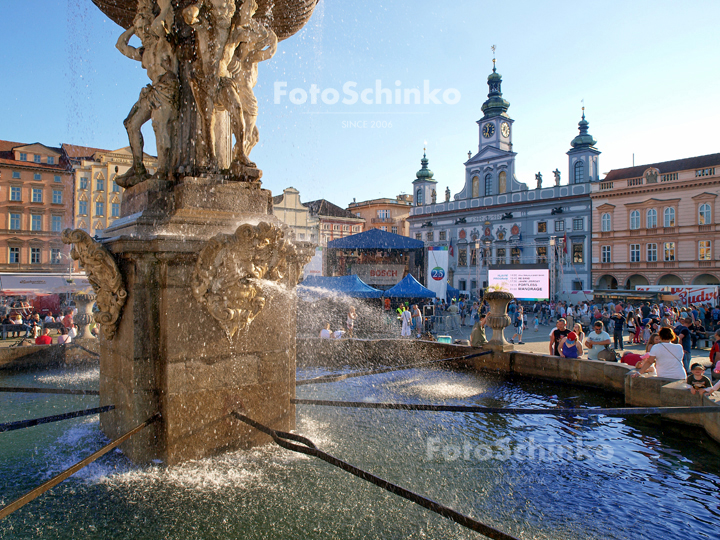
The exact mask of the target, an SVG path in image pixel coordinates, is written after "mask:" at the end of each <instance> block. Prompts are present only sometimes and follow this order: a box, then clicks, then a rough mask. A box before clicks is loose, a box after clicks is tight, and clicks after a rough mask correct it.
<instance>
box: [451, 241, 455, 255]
mask: <svg viewBox="0 0 720 540" xmlns="http://www.w3.org/2000/svg"><path fill="white" fill-rule="evenodd" d="M450 256H451V257H453V256H455V251H454V250H453V245H452V238H450Z"/></svg>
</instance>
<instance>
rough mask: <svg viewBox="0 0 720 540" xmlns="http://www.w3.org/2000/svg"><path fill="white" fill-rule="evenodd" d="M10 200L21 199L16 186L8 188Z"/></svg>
mask: <svg viewBox="0 0 720 540" xmlns="http://www.w3.org/2000/svg"><path fill="white" fill-rule="evenodd" d="M10 200H11V201H22V196H21V191H20V188H19V187H18V186H12V187H11V188H10Z"/></svg>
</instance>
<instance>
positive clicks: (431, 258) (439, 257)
mask: <svg viewBox="0 0 720 540" xmlns="http://www.w3.org/2000/svg"><path fill="white" fill-rule="evenodd" d="M447 270H448V248H447V246H430V247H428V271H427V280H426V281H427V283H426V284H425V286H426V287H427V288H428V289H430V290H431V291H433V292H434V293H435V294H436V295H437V298H445V297H446V296H447Z"/></svg>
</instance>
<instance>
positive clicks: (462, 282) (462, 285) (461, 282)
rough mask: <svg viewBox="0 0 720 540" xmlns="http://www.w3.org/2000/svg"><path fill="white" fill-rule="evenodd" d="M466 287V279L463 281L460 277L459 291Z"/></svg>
mask: <svg viewBox="0 0 720 540" xmlns="http://www.w3.org/2000/svg"><path fill="white" fill-rule="evenodd" d="M466 287H467V281H465V280H464V279H461V280H460V281H458V290H459V291H465V290H467V289H466Z"/></svg>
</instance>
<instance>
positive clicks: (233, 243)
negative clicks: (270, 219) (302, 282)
mask: <svg viewBox="0 0 720 540" xmlns="http://www.w3.org/2000/svg"><path fill="white" fill-rule="evenodd" d="M286 228H287V227H282V228H281V227H279V226H277V225H274V224H270V223H266V222H260V223H259V224H257V225H249V224H244V225H240V227H238V228H237V230H236V231H235V233H234V234H218V235H216V236H215V237H213V238H211V239H210V240H209V241H208V243H207V244H206V245H205V247H204V248H203V249H202V250H201V251H200V254H199V255H198V260H197V263H196V265H195V270H194V272H193V276H192V292H193V295H194V296H195V299H196V300H197V301H198V302H200V303H201V304H203V305H204V306H205V308H206V309H207V310H208V312H209V313H210V315H212V316H213V317H214V318H215V319H216V320H217V321H218V322H219V323H220V325H221V326H222V328H223V330H225V333H226V335H227V337H228V340H231V339H232V337H233V336H234V335H235V334H236V333H237V331H238V330H247V329H248V328H249V326H250V324H251V323H252V321H253V319H255V317H256V316H257V315H258V313H260V311H262V309H263V307H265V303H266V300H267V299H268V297H270V296H272V293H273V290H272V289H273V288H274V287H273V285H274V286H275V287H276V286H277V285H284V286H294V285H296V284H297V282H298V279H299V277H300V273H301V271H302V268H303V267H304V266H305V264H307V263H308V262H309V261H310V258H311V257H312V253H310V251H309V250H307V249H304V248H302V247H298V246H296V245H295V244H293V243H292V242H290V241H289V240H288V239H287V238H285V229H286ZM263 280H264V281H265V283H263ZM269 282H272V283H269Z"/></svg>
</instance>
